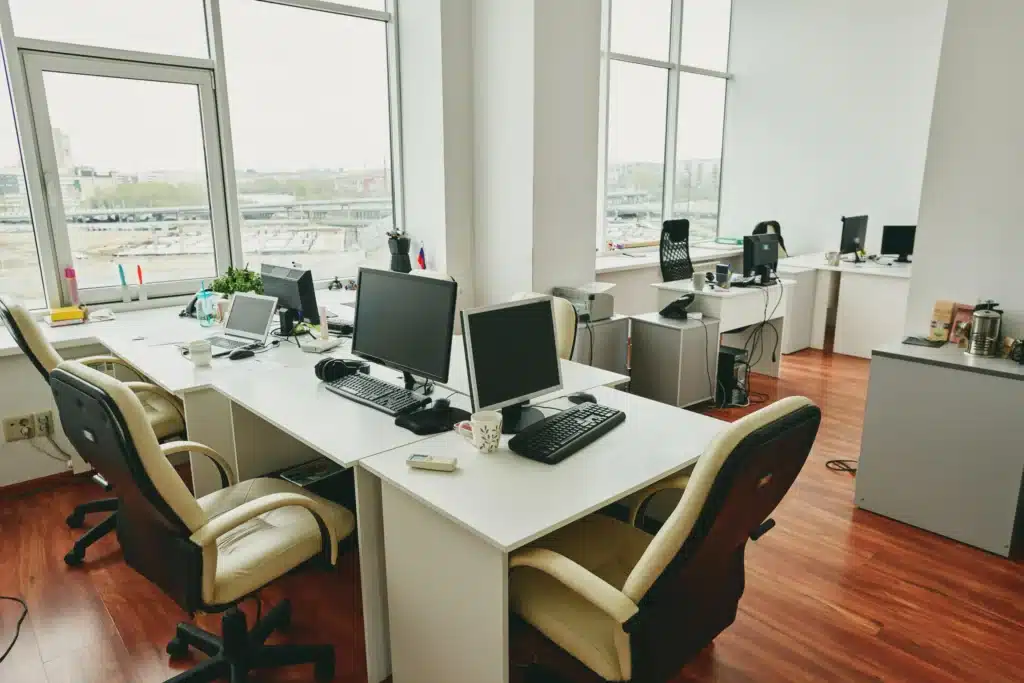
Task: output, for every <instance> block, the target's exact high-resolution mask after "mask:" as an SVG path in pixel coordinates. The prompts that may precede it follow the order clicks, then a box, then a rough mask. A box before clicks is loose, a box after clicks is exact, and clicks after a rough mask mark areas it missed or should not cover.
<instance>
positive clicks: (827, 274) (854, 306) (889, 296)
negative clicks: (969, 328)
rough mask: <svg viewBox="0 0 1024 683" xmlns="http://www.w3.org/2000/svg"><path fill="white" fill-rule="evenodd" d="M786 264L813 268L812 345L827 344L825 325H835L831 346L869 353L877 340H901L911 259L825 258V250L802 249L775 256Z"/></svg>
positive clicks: (848, 352)
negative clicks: (801, 252)
mask: <svg viewBox="0 0 1024 683" xmlns="http://www.w3.org/2000/svg"><path fill="white" fill-rule="evenodd" d="M787 267H797V268H813V269H814V270H816V271H817V282H816V283H815V285H814V304H813V317H812V323H811V347H812V348H815V349H823V348H824V347H825V331H826V329H827V328H828V327H830V326H831V325H833V324H834V325H835V343H834V346H833V350H834V351H835V352H836V353H842V354H846V355H850V356H859V357H861V358H870V357H871V350H872V349H873V348H875V347H877V346H881V345H883V344H888V343H891V342H896V341H899V340H900V339H901V338H902V337H903V329H904V325H905V322H906V311H907V298H908V297H909V295H910V276H911V274H912V272H913V266H912V265H911V264H909V263H892V264H891V265H882V264H878V263H874V262H867V263H857V264H855V263H852V262H846V261H843V262H842V263H840V265H838V266H830V265H828V264H827V263H825V255H824V254H806V255H803V256H794V257H792V258H788V259H783V260H781V261H779V270H780V271H782V272H784V271H785V269H786V268H787Z"/></svg>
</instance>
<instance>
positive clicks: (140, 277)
mask: <svg viewBox="0 0 1024 683" xmlns="http://www.w3.org/2000/svg"><path fill="white" fill-rule="evenodd" d="M135 272H136V273H138V275H139V284H140V285H141V284H142V266H141V265H138V266H135Z"/></svg>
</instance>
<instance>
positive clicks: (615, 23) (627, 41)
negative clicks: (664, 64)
mask: <svg viewBox="0 0 1024 683" xmlns="http://www.w3.org/2000/svg"><path fill="white" fill-rule="evenodd" d="M671 19H672V3H671V1H670V0H614V2H613V3H612V23H611V31H612V52H618V53H620V54H626V55H633V56H634V57H649V58H650V59H660V60H663V61H666V60H668V58H669V57H668V40H669V25H670V23H671Z"/></svg>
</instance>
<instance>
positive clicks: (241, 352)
mask: <svg viewBox="0 0 1024 683" xmlns="http://www.w3.org/2000/svg"><path fill="white" fill-rule="evenodd" d="M255 355H256V354H255V353H253V352H252V349H235V350H234V351H232V352H231V353H229V354H228V359H229V360H242V359H244V358H252V357H253V356H255Z"/></svg>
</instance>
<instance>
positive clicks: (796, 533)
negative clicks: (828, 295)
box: [0, 351, 1024, 683]
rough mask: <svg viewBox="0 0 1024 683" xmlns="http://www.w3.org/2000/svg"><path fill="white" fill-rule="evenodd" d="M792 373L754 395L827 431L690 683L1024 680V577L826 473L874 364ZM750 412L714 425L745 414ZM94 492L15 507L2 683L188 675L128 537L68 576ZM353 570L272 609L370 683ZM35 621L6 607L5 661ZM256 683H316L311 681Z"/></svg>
mask: <svg viewBox="0 0 1024 683" xmlns="http://www.w3.org/2000/svg"><path fill="white" fill-rule="evenodd" d="M784 368H785V369H784V372H783V377H782V378H781V379H780V380H770V379H767V378H756V379H755V382H756V383H755V387H754V388H755V389H757V390H760V391H763V392H766V393H767V394H768V395H769V397H770V399H771V400H774V399H776V398H778V397H782V396H789V395H794V394H802V395H805V396H809V397H810V398H812V399H813V400H815V401H816V402H817V403H818V404H819V405H820V406H821V407H822V410H823V412H824V421H823V424H822V429H821V432H820V433H819V436H818V440H817V443H816V445H815V448H814V452H813V453H812V455H811V458H810V459H809V460H808V463H807V466H806V467H805V469H804V471H803V473H802V474H801V475H800V478H799V479H798V480H797V483H796V485H795V486H794V487H793V489H792V491H791V492H790V493H789V495H788V496H787V498H786V499H785V500H784V501H783V503H782V505H781V506H780V508H779V510H778V511H777V513H776V514H775V519H776V520H777V521H778V526H777V527H776V528H775V529H774V530H773V531H772V532H771V533H769V534H768V535H767V536H765V537H764V538H763V539H762V540H761V541H759V542H758V543H752V544H750V546H749V549H748V551H747V588H746V593H745V595H744V597H743V600H742V601H741V603H740V615H739V617H738V618H737V621H736V623H735V624H734V625H733V626H732V627H731V628H730V629H729V630H728V631H726V632H725V633H723V634H722V635H721V636H720V637H719V638H718V640H717V641H716V642H715V643H714V645H713V646H712V647H710V648H708V649H707V650H706V651H705V652H704V653H702V654H701V656H700V657H698V659H697V660H696V661H694V662H693V663H691V664H690V665H689V666H688V667H687V668H686V669H685V670H684V671H683V672H681V673H680V675H679V676H678V677H677V678H676V679H675V681H676V683H683V682H686V683H690V682H697V681H701V682H704V681H714V682H717V683H751V682H755V681H756V682H757V683H771V682H776V681H777V682H779V683H782V682H786V683H791V682H794V681H914V682H920V681H943V682H949V683H954V682H955V683H974V682H977V683H994V682H997V681H1016V682H1019V681H1024V564H1022V563H1019V562H1018V563H1013V562H1009V561H1007V560H1004V559H1001V558H998V557H995V556H993V555H989V554H987V553H984V552H982V551H980V550H975V549H973V548H968V547H967V546H963V545H960V544H958V543H955V542H953V541H949V540H946V539H943V538H939V537H937V536H934V535H932V534H929V533H926V532H922V531H919V530H917V529H913V528H911V527H907V526H904V525H902V524H899V523H896V522H893V521H890V520H887V519H885V518H881V517H877V516H875V515H872V514H870V513H866V512H862V511H857V510H855V509H854V507H853V505H852V499H853V484H854V480H853V478H852V477H851V476H850V475H848V474H842V473H834V472H831V471H828V470H827V469H826V468H825V461H826V460H828V459H831V458H856V457H857V454H858V452H859V446H860V444H859V439H860V431H861V423H862V418H863V412H864V400H865V394H866V390H867V374H868V365H867V362H866V361H861V360H857V359H852V358H848V357H841V356H834V357H833V356H826V355H822V354H820V353H817V352H813V351H809V352H802V353H800V354H796V355H793V356H787V357H786V361H785V363H784ZM752 409H753V408H748V409H742V410H741V409H733V410H727V411H715V412H714V413H713V414H715V415H716V416H718V417H722V418H725V419H735V418H737V417H739V416H740V415H742V414H744V413H745V412H748V411H749V410H752ZM96 494H97V491H96V489H95V487H94V486H93V485H91V484H89V483H85V482H82V483H76V484H73V485H70V486H64V487H61V488H58V489H54V490H51V491H47V492H45V493H36V494H33V495H30V496H27V497H22V498H19V499H16V500H11V499H0V595H18V596H22V597H24V598H25V599H26V600H27V601H28V604H29V607H30V613H29V617H28V619H27V621H26V622H25V625H24V627H23V629H22V633H21V638H20V639H19V640H18V643H17V645H16V646H15V648H14V650H13V652H12V653H11V655H10V657H9V658H8V659H7V660H6V661H5V662H3V663H2V664H0V681H4V682H5V683H6V682H8V681H10V682H12V683H13V682H16V683H117V682H119V681H138V682H140V683H155V682H156V681H163V680H164V679H165V678H168V677H169V676H171V675H173V674H174V673H176V671H177V670H178V669H180V668H183V667H184V666H185V665H178V666H177V667H173V668H172V667H170V666H169V665H168V661H167V657H166V656H165V655H164V654H163V648H164V645H165V644H166V641H167V640H168V639H169V638H170V636H171V635H172V633H173V627H174V624H175V623H176V622H178V621H180V620H182V619H184V618H185V615H184V614H183V613H182V612H181V611H180V610H179V609H178V608H177V607H176V606H175V605H174V604H173V603H172V602H171V601H170V600H168V599H167V598H166V597H164V596H163V594H162V593H160V592H159V591H158V590H156V589H155V588H153V587H152V586H151V585H150V584H148V583H147V582H146V581H145V580H144V579H142V578H141V577H139V576H138V575H136V574H135V573H134V572H133V571H132V570H130V569H129V568H128V567H126V566H125V565H124V563H123V562H122V561H121V558H120V552H119V550H118V548H117V544H116V542H115V541H114V539H112V538H109V539H106V540H105V541H103V542H102V543H100V544H98V545H97V546H94V548H93V549H91V550H90V551H89V554H88V556H87V561H86V564H85V565H84V566H83V567H82V568H80V569H76V570H69V569H67V568H66V567H65V566H64V564H63V560H62V557H63V555H64V553H65V552H66V551H67V549H68V548H69V547H70V545H71V542H72V539H73V537H74V536H73V533H72V532H71V531H70V530H68V529H67V528H65V526H64V524H63V518H64V516H65V515H66V514H67V512H68V511H69V510H70V509H71V508H72V507H73V506H74V505H75V504H76V503H78V502H81V501H84V500H88V499H89V498H92V497H95V496H96ZM353 561H354V555H352V554H349V555H348V556H347V557H344V558H342V566H340V567H339V568H338V569H337V570H336V571H335V572H327V571H323V570H317V569H309V570H304V571H302V572H299V573H296V574H293V575H290V576H288V577H286V578H284V579H283V580H281V581H279V582H277V583H276V584H275V585H274V586H273V587H272V588H270V589H268V590H267V591H265V592H264V596H263V597H264V601H265V604H272V603H275V602H276V601H277V600H279V599H280V598H282V597H285V596H287V597H289V598H290V599H291V600H292V602H293V603H294V607H295V619H294V625H293V627H292V630H291V632H290V633H289V634H288V636H287V637H288V639H289V640H293V641H295V642H331V643H333V644H334V645H335V646H336V649H337V653H338V677H337V680H338V681H340V682H343V683H349V682H355V681H363V680H365V671H364V666H363V658H362V657H363V656H362V651H363V643H362V620H361V616H360V615H359V607H358V595H359V593H358V575H357V572H356V571H355V567H354V564H353ZM20 609H21V608H20V607H19V606H18V605H16V604H14V603H8V602H0V651H2V649H3V648H4V647H6V644H7V643H8V642H9V641H10V638H11V636H12V635H13V629H14V623H15V621H16V619H17V617H18V615H19V614H20ZM247 612H248V613H249V614H250V615H251V614H253V609H252V606H251V604H248V605H247ZM200 623H201V624H202V625H203V626H204V627H206V628H215V627H216V623H217V622H216V620H215V619H213V618H211V617H202V618H201V619H200ZM282 642H283V641H282ZM257 680H259V681H300V680H302V681H305V680H311V671H310V670H309V669H301V668H300V669H292V670H291V671H282V672H276V673H274V674H272V675H265V676H261V677H260V678H258V679H257ZM452 683H487V682H484V681H479V682H478V681H472V682H469V681H467V682H460V681H452Z"/></svg>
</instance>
